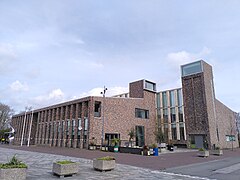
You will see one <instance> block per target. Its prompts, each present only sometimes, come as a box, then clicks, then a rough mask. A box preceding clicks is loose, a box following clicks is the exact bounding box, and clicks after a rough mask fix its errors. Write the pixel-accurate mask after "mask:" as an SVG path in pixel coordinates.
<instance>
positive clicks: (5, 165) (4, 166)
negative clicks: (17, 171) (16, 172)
mask: <svg viewBox="0 0 240 180" xmlns="http://www.w3.org/2000/svg"><path fill="white" fill-rule="evenodd" d="M0 168H2V169H9V168H27V165H26V164H25V163H23V162H22V161H20V160H18V159H17V158H16V155H14V156H13V157H12V158H11V159H10V161H9V162H8V163H2V164H0Z"/></svg>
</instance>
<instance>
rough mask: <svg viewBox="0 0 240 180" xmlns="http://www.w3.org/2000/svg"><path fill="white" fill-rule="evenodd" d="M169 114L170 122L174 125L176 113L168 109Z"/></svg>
mask: <svg viewBox="0 0 240 180" xmlns="http://www.w3.org/2000/svg"><path fill="white" fill-rule="evenodd" d="M170 112H171V122H172V123H175V122H176V112H175V108H171V109H170Z"/></svg>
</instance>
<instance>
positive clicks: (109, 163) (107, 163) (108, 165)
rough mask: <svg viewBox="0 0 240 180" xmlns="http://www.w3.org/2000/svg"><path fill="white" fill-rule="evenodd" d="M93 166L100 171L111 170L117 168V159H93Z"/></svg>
mask: <svg viewBox="0 0 240 180" xmlns="http://www.w3.org/2000/svg"><path fill="white" fill-rule="evenodd" d="M93 168H94V169H95V170H98V171H110V170H113V169H114V168H115V160H99V159H93Z"/></svg>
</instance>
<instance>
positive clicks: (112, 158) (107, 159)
mask: <svg viewBox="0 0 240 180" xmlns="http://www.w3.org/2000/svg"><path fill="white" fill-rule="evenodd" d="M97 160H105V161H111V160H115V158H114V157H112V156H105V157H100V158H97Z"/></svg>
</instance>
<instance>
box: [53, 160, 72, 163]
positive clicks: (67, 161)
mask: <svg viewBox="0 0 240 180" xmlns="http://www.w3.org/2000/svg"><path fill="white" fill-rule="evenodd" d="M56 163H57V164H71V163H74V162H72V161H70V160H63V161H57V162H56Z"/></svg>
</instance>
